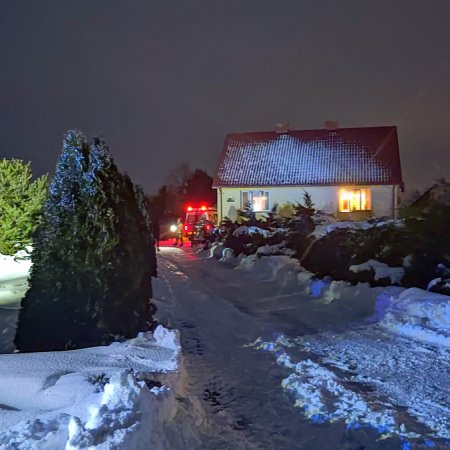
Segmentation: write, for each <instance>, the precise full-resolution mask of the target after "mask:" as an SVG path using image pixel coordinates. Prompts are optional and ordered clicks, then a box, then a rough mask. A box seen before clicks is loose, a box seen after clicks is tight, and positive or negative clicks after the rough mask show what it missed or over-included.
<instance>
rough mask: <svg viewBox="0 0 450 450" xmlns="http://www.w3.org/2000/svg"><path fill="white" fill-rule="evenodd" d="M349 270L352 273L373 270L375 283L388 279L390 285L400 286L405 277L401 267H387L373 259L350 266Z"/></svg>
mask: <svg viewBox="0 0 450 450" xmlns="http://www.w3.org/2000/svg"><path fill="white" fill-rule="evenodd" d="M350 270H351V271H352V272H354V273H359V272H364V271H368V272H370V271H371V270H373V272H374V273H375V276H374V279H375V281H377V280H381V279H382V278H389V280H390V281H391V284H400V283H401V280H402V278H403V276H404V275H405V269H404V268H403V267H389V266H388V265H387V264H384V263H382V262H380V261H377V260H375V259H369V261H366V262H365V263H362V264H357V265H353V266H350Z"/></svg>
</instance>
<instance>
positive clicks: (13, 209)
mask: <svg viewBox="0 0 450 450" xmlns="http://www.w3.org/2000/svg"><path fill="white" fill-rule="evenodd" d="M47 180H48V178H47V175H44V176H42V177H39V178H37V179H36V180H34V181H33V180H32V175H31V168H30V163H28V164H25V163H24V162H23V161H20V160H18V159H11V160H7V159H3V160H0V253H2V254H4V255H13V254H14V253H16V252H17V251H18V250H21V249H23V248H24V247H25V246H26V245H29V244H30V243H31V235H32V233H33V231H34V229H35V228H36V226H37V225H38V223H39V220H40V217H41V212H42V207H43V205H44V202H45V198H46V196H47V185H48V181H47Z"/></svg>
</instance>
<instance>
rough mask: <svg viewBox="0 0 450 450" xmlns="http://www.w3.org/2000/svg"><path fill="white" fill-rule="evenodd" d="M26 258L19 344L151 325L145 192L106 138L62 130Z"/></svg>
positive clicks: (37, 347)
mask: <svg viewBox="0 0 450 450" xmlns="http://www.w3.org/2000/svg"><path fill="white" fill-rule="evenodd" d="M32 261H33V267H32V271H31V276H30V289H29V291H28V292H27V294H26V296H25V297H24V299H23V300H22V308H21V311H20V314H19V321H18V327H17V333H16V338H15V345H16V347H17V348H18V349H19V350H21V351H49V350H63V349H69V348H80V347H86V346H92V345H98V344H104V343H108V342H110V341H111V340H113V339H115V337H117V336H123V337H133V336H135V335H136V333H137V332H138V331H142V330H146V329H148V328H149V326H150V323H151V320H152V318H151V313H152V306H151V303H150V298H151V294H152V293H151V276H152V275H153V274H155V273H156V272H155V271H156V259H155V253H154V247H153V242H152V236H151V232H150V223H149V220H148V216H147V213H146V208H145V205H144V196H143V193H142V192H141V190H140V189H138V188H136V187H135V186H134V185H133V183H132V182H131V181H130V179H129V177H128V176H127V175H125V174H122V173H120V172H119V171H118V169H117V167H116V165H115V164H114V162H113V159H112V157H111V155H110V153H109V150H108V147H107V145H106V144H105V142H104V141H102V140H100V139H94V140H93V141H92V143H90V144H88V142H87V140H86V138H85V136H84V135H83V134H82V133H81V132H80V131H77V130H75V131H69V132H68V133H67V135H66V137H65V140H64V145H63V151H62V154H61V156H60V158H59V161H58V163H57V167H56V171H55V176H54V178H53V180H52V182H51V185H50V189H49V197H48V200H47V201H46V203H45V207H44V211H43V218H42V222H41V224H40V225H39V227H38V228H37V230H36V233H35V236H34V251H33V253H32Z"/></svg>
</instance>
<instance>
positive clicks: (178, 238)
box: [173, 217, 184, 247]
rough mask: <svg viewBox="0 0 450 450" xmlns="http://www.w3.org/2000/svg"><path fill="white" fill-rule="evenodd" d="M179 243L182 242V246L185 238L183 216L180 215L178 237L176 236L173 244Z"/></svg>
mask: <svg viewBox="0 0 450 450" xmlns="http://www.w3.org/2000/svg"><path fill="white" fill-rule="evenodd" d="M178 243H179V244H180V247H182V246H183V243H184V240H183V219H181V217H179V218H178V219H177V237H176V238H175V242H174V243H173V245H178Z"/></svg>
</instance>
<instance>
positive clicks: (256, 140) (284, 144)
mask: <svg viewBox="0 0 450 450" xmlns="http://www.w3.org/2000/svg"><path fill="white" fill-rule="evenodd" d="M213 187H214V188H216V189H217V208H218V212H219V219H220V220H222V219H223V218H224V217H229V218H230V219H231V220H236V219H237V212H238V210H241V209H243V208H244V207H245V205H246V204H250V205H251V206H252V208H253V210H254V211H255V212H256V213H261V214H263V213H265V212H269V211H271V210H272V208H273V207H274V205H278V207H279V208H281V207H283V205H286V204H289V203H290V204H295V203H297V202H302V199H303V196H304V193H305V192H308V193H309V194H310V196H311V197H312V201H313V202H314V204H315V208H316V209H319V210H322V211H324V212H326V213H333V214H336V216H337V217H338V218H339V219H341V220H363V219H367V218H371V217H391V218H392V217H395V215H396V210H397V201H398V200H397V198H398V192H399V190H400V189H403V181H402V174H401V167H400V156H399V148H398V138H397V129H396V127H393V126H387V127H370V128H334V127H331V128H329V129H320V130H297V131H291V130H288V129H287V128H280V129H278V130H277V131H263V132H249V133H232V134H229V135H228V136H227V137H226V139H225V143H224V146H223V150H222V154H221V157H220V161H219V164H218V167H217V171H216V173H215V176H214V182H213Z"/></svg>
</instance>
